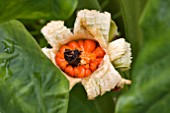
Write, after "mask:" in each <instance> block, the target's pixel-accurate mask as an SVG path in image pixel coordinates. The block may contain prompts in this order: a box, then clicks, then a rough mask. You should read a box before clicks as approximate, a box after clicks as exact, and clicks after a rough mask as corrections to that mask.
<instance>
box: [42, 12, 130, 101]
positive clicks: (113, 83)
mask: <svg viewBox="0 0 170 113" xmlns="http://www.w3.org/2000/svg"><path fill="white" fill-rule="evenodd" d="M41 32H42V33H43V35H44V36H45V38H46V40H47V41H48V43H49V44H50V45H51V46H52V49H48V48H43V49H42V50H43V52H44V53H45V54H46V55H47V57H48V58H49V59H51V61H52V62H53V63H54V64H55V65H56V66H57V67H59V68H60V66H58V65H57V63H56V60H55V57H56V53H57V52H58V51H59V49H60V47H61V46H63V45H65V44H68V43H69V42H70V41H74V40H76V41H78V40H80V39H90V40H94V41H96V42H98V44H99V46H100V47H101V48H102V49H103V50H104V52H105V55H104V56H103V59H102V61H101V62H100V64H99V65H98V67H97V69H96V70H94V72H92V73H91V74H90V76H87V77H84V78H76V77H70V75H68V74H67V73H66V72H65V71H63V70H62V69H61V71H62V72H63V74H64V75H65V77H66V78H67V79H68V81H69V83H70V90H71V89H72V87H73V86H74V85H75V84H76V83H78V82H81V83H82V85H83V86H84V88H85V90H86V92H87V96H88V99H94V98H95V97H97V96H98V95H103V94H104V93H105V92H106V91H110V90H112V89H114V88H115V87H120V88H123V86H124V84H130V83H131V81H130V80H126V79H124V78H122V77H121V75H120V74H119V72H118V71H116V69H115V68H120V69H121V70H122V71H123V70H128V69H129V68H130V64H131V62H132V61H131V59H132V57H131V48H130V44H129V43H128V42H126V41H125V39H124V38H120V39H117V40H115V41H112V42H110V41H111V40H112V37H114V36H116V35H118V32H117V26H116V24H115V23H114V22H113V21H112V20H111V15H110V13H108V12H104V13H100V12H98V11H95V10H91V11H90V10H81V11H79V12H78V14H77V18H76V21H75V24H74V32H73V33H72V32H71V31H70V29H68V28H66V27H65V26H64V22H63V21H51V22H50V23H48V24H47V25H46V26H44V27H43V28H42V30H41Z"/></svg>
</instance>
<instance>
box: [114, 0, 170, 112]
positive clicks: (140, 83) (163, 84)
mask: <svg viewBox="0 0 170 113" xmlns="http://www.w3.org/2000/svg"><path fill="white" fill-rule="evenodd" d="M169 6H170V1H169V0H150V1H149V2H148V4H147V6H146V9H145V10H144V13H143V16H142V18H141V26H142V31H143V36H144V45H143V46H142V51H141V52H140V54H139V55H138V58H137V60H136V62H135V65H134V68H133V71H132V72H133V73H132V82H133V84H132V87H131V88H130V90H129V91H128V92H127V93H125V94H124V95H122V96H121V97H120V98H119V100H118V103H117V106H116V113H169V111H170V107H169V104H170V76H169V74H170V68H169V67H170V53H169V50H170V43H169V42H170V21H169V20H170V14H169V12H170V7H169Z"/></svg>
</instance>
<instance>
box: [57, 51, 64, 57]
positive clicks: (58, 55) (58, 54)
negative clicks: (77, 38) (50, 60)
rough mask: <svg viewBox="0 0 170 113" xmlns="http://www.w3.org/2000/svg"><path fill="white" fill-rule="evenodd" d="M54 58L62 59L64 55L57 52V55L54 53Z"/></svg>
mask: <svg viewBox="0 0 170 113" xmlns="http://www.w3.org/2000/svg"><path fill="white" fill-rule="evenodd" d="M56 57H59V58H64V54H63V53H60V52H57V53H56Z"/></svg>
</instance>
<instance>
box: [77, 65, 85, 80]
mask: <svg viewBox="0 0 170 113" xmlns="http://www.w3.org/2000/svg"><path fill="white" fill-rule="evenodd" d="M78 70H79V71H78V77H79V78H83V77H84V76H85V74H86V70H85V68H84V67H83V66H78Z"/></svg>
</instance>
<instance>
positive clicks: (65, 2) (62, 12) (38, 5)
mask: <svg viewBox="0 0 170 113" xmlns="http://www.w3.org/2000/svg"><path fill="white" fill-rule="evenodd" d="M76 7H77V0H17V1H16V0H5V1H4V0H0V15H1V16H0V22H3V21H6V20H10V19H14V18H17V19H18V18H20V19H48V20H50V19H62V20H63V19H67V18H69V17H70V16H71V14H72V13H73V12H74V10H75V8H76Z"/></svg>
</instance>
